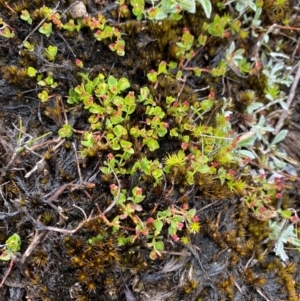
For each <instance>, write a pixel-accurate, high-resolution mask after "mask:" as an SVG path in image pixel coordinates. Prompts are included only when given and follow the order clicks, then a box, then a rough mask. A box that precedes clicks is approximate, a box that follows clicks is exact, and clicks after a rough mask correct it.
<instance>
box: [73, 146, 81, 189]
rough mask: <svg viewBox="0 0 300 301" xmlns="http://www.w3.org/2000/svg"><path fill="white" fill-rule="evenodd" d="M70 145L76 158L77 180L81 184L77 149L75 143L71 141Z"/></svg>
mask: <svg viewBox="0 0 300 301" xmlns="http://www.w3.org/2000/svg"><path fill="white" fill-rule="evenodd" d="M72 146H73V149H74V152H75V158H76V165H77V171H78V175H79V181H80V185H82V183H83V180H82V176H81V170H80V166H79V161H78V156H77V150H76V146H75V143H74V142H72Z"/></svg>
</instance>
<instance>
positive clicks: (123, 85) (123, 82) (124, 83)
mask: <svg viewBox="0 0 300 301" xmlns="http://www.w3.org/2000/svg"><path fill="white" fill-rule="evenodd" d="M117 87H118V89H119V91H123V90H126V89H127V88H129V87H130V83H129V80H128V79H127V78H126V77H122V78H120V79H119V80H118V84H117Z"/></svg>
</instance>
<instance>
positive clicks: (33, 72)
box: [27, 67, 37, 77]
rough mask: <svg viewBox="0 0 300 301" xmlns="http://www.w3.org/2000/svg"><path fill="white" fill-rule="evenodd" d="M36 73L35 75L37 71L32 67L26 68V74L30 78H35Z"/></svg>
mask: <svg viewBox="0 0 300 301" xmlns="http://www.w3.org/2000/svg"><path fill="white" fill-rule="evenodd" d="M36 73H37V70H36V69H35V68H33V67H28V69H27V74H28V75H29V76H30V77H35V76H36Z"/></svg>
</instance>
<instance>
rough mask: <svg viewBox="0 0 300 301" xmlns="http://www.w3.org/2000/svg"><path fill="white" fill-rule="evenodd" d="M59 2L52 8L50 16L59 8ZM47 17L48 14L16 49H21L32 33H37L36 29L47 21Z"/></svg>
mask: <svg viewBox="0 0 300 301" xmlns="http://www.w3.org/2000/svg"><path fill="white" fill-rule="evenodd" d="M59 3H60V2H59V1H58V3H57V5H56V6H55V7H54V9H53V10H52V11H51V14H55V13H56V10H57V8H58V6H59ZM49 15H50V14H48V15H47V16H46V17H45V18H44V19H43V20H42V21H41V22H40V23H39V24H38V25H37V26H36V27H35V28H34V29H33V31H31V32H30V33H29V34H28V35H27V36H26V38H25V39H24V40H23V42H22V44H21V45H20V46H18V48H22V47H23V45H24V43H25V42H26V41H27V40H28V39H29V37H30V36H31V35H32V34H33V33H34V32H36V31H37V29H38V28H39V27H40V26H41V25H42V24H43V23H44V22H45V21H46V20H47V18H48V17H49Z"/></svg>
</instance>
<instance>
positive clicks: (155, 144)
mask: <svg viewBox="0 0 300 301" xmlns="http://www.w3.org/2000/svg"><path fill="white" fill-rule="evenodd" d="M144 142H145V143H146V144H147V146H148V148H149V150H150V151H151V152H153V151H155V150H156V149H159V144H158V142H157V141H156V140H154V139H151V138H148V139H145V141H144Z"/></svg>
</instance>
